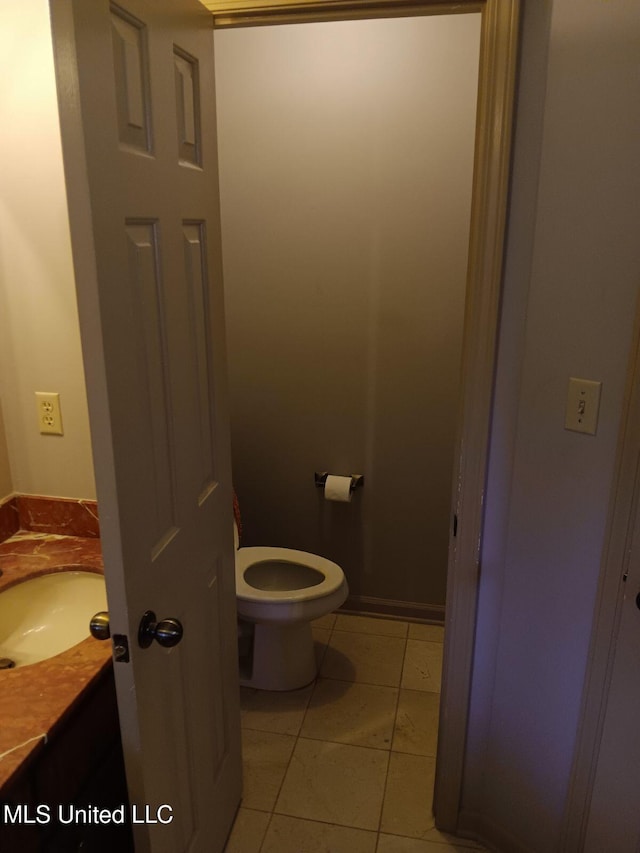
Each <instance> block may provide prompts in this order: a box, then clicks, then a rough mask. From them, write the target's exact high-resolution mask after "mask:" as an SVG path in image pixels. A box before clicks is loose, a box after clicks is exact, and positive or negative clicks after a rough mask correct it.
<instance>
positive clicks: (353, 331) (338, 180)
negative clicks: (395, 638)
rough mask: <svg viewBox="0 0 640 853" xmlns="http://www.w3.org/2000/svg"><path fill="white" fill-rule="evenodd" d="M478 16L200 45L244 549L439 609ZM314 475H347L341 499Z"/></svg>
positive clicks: (299, 28)
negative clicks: (213, 111) (310, 562)
mask: <svg viewBox="0 0 640 853" xmlns="http://www.w3.org/2000/svg"><path fill="white" fill-rule="evenodd" d="M479 23H480V16H479V15H477V14H472V15H455V16H436V17H430V18H428V17H424V18H414V19H391V20H387V21H380V20H371V21H350V22H334V23H321V24H313V25H295V26H281V27H264V28H254V29H238V30H227V31H218V32H216V34H215V47H216V74H217V82H216V88H217V97H218V133H219V140H220V144H219V151H220V173H221V201H222V223H223V255H224V274H225V299H226V307H227V333H228V342H229V364H230V386H231V405H232V452H233V470H234V480H235V486H236V490H237V492H238V495H239V498H240V503H241V507H242V510H243V516H244V529H245V538H244V540H243V541H244V544H247V545H251V544H259V543H262V544H271V545H284V546H288V547H294V548H301V549H303V550H310V551H315V552H317V553H320V554H323V555H324V556H327V557H329V558H331V559H334V560H336V561H337V562H338V563H340V564H341V565H342V566H343V567H344V568H345V572H346V574H347V578H348V581H349V584H350V588H351V592H352V593H353V594H355V595H357V596H364V597H372V598H376V599H380V600H384V601H390V600H394V601H406V602H416V603H418V604H422V605H436V611H434V612H437V608H438V607H440V608H441V607H442V605H443V604H444V597H445V577H446V563H447V545H448V525H449V523H450V489H451V477H452V466H453V436H454V431H455V425H456V406H457V399H458V387H459V367H460V364H459V362H460V347H461V337H462V313H463V304H464V287H465V274H466V260H467V244H468V231H469V207H470V188H471V175H472V165H473V147H474V127H475V102H476V90H477V67H478V49H479ZM314 471H330V472H332V473H335V474H350V473H363V474H364V475H365V486H364V489H362V491H359V492H358V493H356V494H355V495H354V496H353V500H352V502H351V503H350V504H337V503H327V502H325V501H323V496H322V492H321V490H318V489H316V488H315V487H314V482H313V475H314Z"/></svg>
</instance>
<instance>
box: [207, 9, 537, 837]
mask: <svg viewBox="0 0 640 853" xmlns="http://www.w3.org/2000/svg"><path fill="white" fill-rule="evenodd" d="M203 2H204V5H205V6H207V8H209V9H210V10H211V12H212V13H213V16H214V26H215V27H216V28H222V27H243V26H269V25H274V24H288V23H310V22H316V21H335V20H352V19H355V18H374V17H375V18H391V17H400V16H416V15H443V14H464V13H468V12H480V13H481V15H482V22H481V35H480V64H479V78H478V101H477V118H476V140H475V162H474V174H473V187H472V202H471V225H470V234H469V258H468V268H467V286H466V298H465V314H464V336H463V351H462V368H461V390H460V398H459V403H458V428H457V435H456V445H455V447H456V450H455V459H456V462H455V465H454V472H453V488H452V508H451V518H452V524H451V528H450V536H449V560H448V568H447V606H446V616H445V624H446V630H445V642H444V666H443V682H442V694H441V701H440V724H439V726H440V727H439V737H438V753H437V760H436V781H435V792H434V805H433V808H434V813H435V816H436V821H437V825H438V827H439V828H440V829H442V830H445V831H448V832H456V830H457V828H458V816H459V811H460V800H461V792H462V781H463V773H464V763H465V750H466V734H467V719H468V708H469V699H470V692H471V673H472V666H473V651H474V642H475V623H476V605H477V597H478V586H479V578H480V544H481V539H482V527H483V513H484V502H485V501H484V498H485V489H486V475H487V455H488V446H489V433H490V420H491V410H492V405H493V389H494V373H495V362H496V349H497V337H498V323H499V315H500V295H501V285H502V273H503V256H504V245H505V227H506V216H507V200H508V190H509V176H510V161H511V138H512V124H513V109H514V92H515V80H516V59H517V49H518V36H519V11H520V2H519V0H457V2H442V0H203ZM445 768H446V770H445Z"/></svg>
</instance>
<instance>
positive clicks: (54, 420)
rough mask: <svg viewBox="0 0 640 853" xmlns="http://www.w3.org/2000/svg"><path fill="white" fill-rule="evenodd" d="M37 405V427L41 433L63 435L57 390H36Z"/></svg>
mask: <svg viewBox="0 0 640 853" xmlns="http://www.w3.org/2000/svg"><path fill="white" fill-rule="evenodd" d="M36 403H37V406H38V427H39V429H40V432H41V433H42V434H43V435H64V431H63V429H62V414H61V412H60V394H58V393H57V392H55V393H54V392H48V391H36Z"/></svg>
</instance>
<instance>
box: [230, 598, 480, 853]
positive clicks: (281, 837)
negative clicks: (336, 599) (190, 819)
mask: <svg viewBox="0 0 640 853" xmlns="http://www.w3.org/2000/svg"><path fill="white" fill-rule="evenodd" d="M313 633H314V639H315V642H316V653H317V655H318V662H319V671H320V675H319V677H318V679H317V680H316V682H315V683H314V684H311V685H309V686H308V687H305V688H303V689H301V690H295V691H291V692H289V693H271V692H265V691H261V690H250V689H247V688H242V690H241V708H242V743H243V763H244V794H243V798H242V804H241V808H240V810H239V812H238V815H237V818H236V822H235V824H234V828H233V831H232V833H231V836H230V838H229V842H228V843H227V847H226V853H429V851H431V853H447V851H449V853H451V851H456V850H457V851H461V853H472V851H478V850H480V849H482V848H480V847H478V845H474V843H473V842H470V841H464V840H460V839H454V838H451V837H450V836H446V835H443V834H442V833H440V832H438V830H437V829H435V826H434V821H433V815H432V814H431V810H430V803H431V799H432V795H433V779H434V770H435V755H436V742H437V734H438V703H439V699H440V678H441V670H442V639H443V637H442V634H443V629H442V628H440V627H438V626H433V625H418V624H413V623H408V622H400V621H395V620H390V619H376V618H371V617H364V616H349V615H345V614H331V615H330V616H326V617H323V618H322V619H318V620H317V621H316V622H314V624H313Z"/></svg>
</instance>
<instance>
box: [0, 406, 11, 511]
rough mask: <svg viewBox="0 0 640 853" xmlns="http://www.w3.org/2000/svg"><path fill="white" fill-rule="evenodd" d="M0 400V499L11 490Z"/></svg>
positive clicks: (7, 451)
mask: <svg viewBox="0 0 640 853" xmlns="http://www.w3.org/2000/svg"><path fill="white" fill-rule="evenodd" d="M1 403H2V401H1V400H0V501H1V500H2V499H3V498H6V497H7V495H10V494H11V493H12V492H13V485H12V480H11V465H10V463H9V450H8V448H7V438H6V435H5V430H4V418H3V415H2V405H1Z"/></svg>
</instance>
